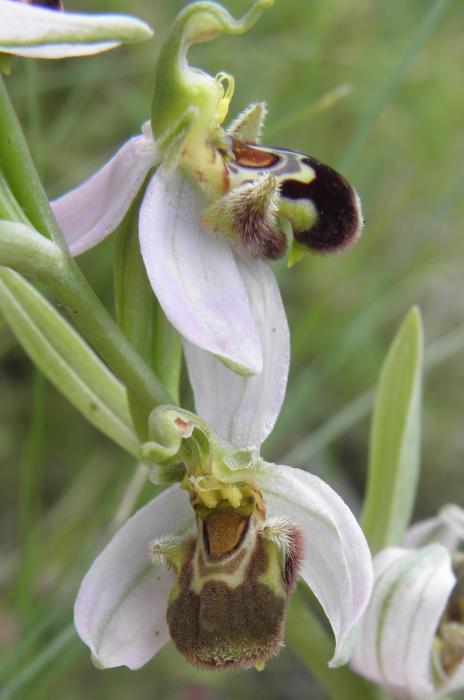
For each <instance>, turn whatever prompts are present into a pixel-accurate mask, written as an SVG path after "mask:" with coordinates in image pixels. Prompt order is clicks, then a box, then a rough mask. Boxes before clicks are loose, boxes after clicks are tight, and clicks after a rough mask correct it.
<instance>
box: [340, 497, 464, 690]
mask: <svg viewBox="0 0 464 700" xmlns="http://www.w3.org/2000/svg"><path fill="white" fill-rule="evenodd" d="M463 515H464V511H463V510H462V509H461V508H460V507H458V506H455V505H447V506H444V507H443V508H442V509H441V510H440V512H439V514H438V515H437V516H436V517H434V518H429V519H427V520H424V521H422V522H419V523H417V524H416V525H413V526H412V527H411V528H410V530H409V531H408V533H407V534H406V537H405V540H404V544H405V545H406V546H405V547H389V548H387V549H384V550H382V551H381V552H380V553H379V554H378V555H377V556H376V557H375V558H374V589H373V593H372V598H371V600H370V602H369V606H368V608H367V611H366V613H365V615H364V618H363V621H362V626H361V633H360V636H359V640H358V642H357V644H356V646H355V649H354V653H353V657H352V665H353V667H354V669H355V670H356V671H358V672H359V673H361V674H362V675H364V676H367V677H368V678H370V679H371V680H373V681H375V682H377V683H379V684H380V685H382V686H383V687H384V688H385V689H386V690H387V691H388V692H389V693H391V694H392V695H393V696H394V697H395V698H400V699H403V698H404V699H405V700H425V699H428V698H438V697H442V696H444V695H448V694H449V693H450V692H453V691H455V690H458V689H460V688H462V687H464V659H463V658H462V657H459V656H458V657H456V659H455V660H454V661H453V663H452V665H451V667H450V668H448V669H447V668H446V665H445V667H444V668H443V667H442V662H441V661H440V654H441V653H442V652H441V651H440V648H441V649H443V648H444V647H443V645H445V646H446V629H445V628H446V625H447V623H449V627H448V629H451V631H452V634H453V639H457V637H456V636H455V635H458V636H459V638H461V639H462V638H463V637H464V630H463V629H462V620H461V621H460V620H457V619H456V620H455V619H454V615H455V614H456V612H455V608H454V607H453V606H451V608H450V612H451V617H450V618H448V617H447V614H448V613H446V611H447V610H448V606H449V605H450V601H451V597H452V594H453V591H454V590H457V588H456V589H455V587H457V585H458V584H457V578H456V569H455V566H454V564H455V562H456V559H455V558H454V557H455V556H456V555H457V556H458V557H459V554H457V553H458V552H459V550H460V547H461V546H462V542H463V540H464V527H463V524H464V518H463ZM460 580H462V575H461V578H460ZM461 585H462V583H461ZM443 629H445V633H444V632H443ZM461 644H462V642H461Z"/></svg>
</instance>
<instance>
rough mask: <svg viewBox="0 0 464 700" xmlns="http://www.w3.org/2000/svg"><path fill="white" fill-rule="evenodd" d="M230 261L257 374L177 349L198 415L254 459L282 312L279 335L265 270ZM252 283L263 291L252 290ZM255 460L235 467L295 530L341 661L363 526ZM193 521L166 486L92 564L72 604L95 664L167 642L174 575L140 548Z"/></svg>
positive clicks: (333, 497)
mask: <svg viewBox="0 0 464 700" xmlns="http://www.w3.org/2000/svg"><path fill="white" fill-rule="evenodd" d="M237 264H238V265H239V266H240V268H241V273H242V276H243V280H244V283H245V285H246V286H248V287H251V286H254V287H255V289H254V291H253V292H252V293H251V294H250V297H251V298H252V299H253V305H252V307H253V312H254V314H255V318H258V319H261V321H259V322H258V323H257V328H258V332H259V333H260V340H261V344H262V347H263V355H264V367H263V372H262V373H261V374H260V375H258V376H256V377H241V376H238V375H237V374H236V373H235V372H233V371H232V370H230V369H228V368H227V367H225V366H224V365H223V364H222V363H221V362H219V361H218V360H217V359H216V358H215V357H214V356H212V355H211V354H210V353H208V352H205V351H203V350H201V349H199V348H198V347H195V346H193V345H192V344H190V343H188V342H187V343H186V353H187V362H188V369H189V373H190V376H191V379H192V383H193V388H194V394H195V401H196V406H197V410H198V412H199V413H200V414H202V413H203V411H204V413H205V414H206V415H207V416H208V417H209V418H210V419H211V421H212V423H213V427H214V428H216V430H217V431H218V432H219V434H220V437H221V438H222V439H224V440H229V441H230V442H231V443H232V445H233V447H235V448H237V449H238V450H239V451H240V450H249V449H250V448H251V450H252V452H254V455H255V457H256V458H257V454H258V450H259V447H260V445H261V443H262V442H263V441H264V440H265V439H266V437H267V436H268V434H269V433H270V431H271V430H272V428H273V426H274V423H275V421H276V419H277V416H278V413H279V410H280V406H281V403H282V400H283V396H284V393H285V386H286V378H287V372H288V358H289V335H288V328H287V326H286V323H285V326H283V325H282V323H281V321H282V319H279V316H280V315H283V317H284V318H285V314H284V310H283V307H278V308H277V311H276V317H275V322H276V326H275V328H278V329H279V330H278V331H276V332H274V331H273V326H271V327H269V324H265V323H263V322H262V319H263V317H264V316H265V311H266V308H267V305H268V304H273V303H274V302H273V291H272V288H273V286H274V285H275V286H276V282H275V279H274V277H273V275H272V272H271V271H270V269H269V268H268V267H267V266H266V265H265V264H264V263H262V262H260V263H259V264H258V265H256V266H255V264H254V262H253V261H249V260H248V259H246V260H245V261H244V260H242V259H239V258H237ZM260 289H264V291H265V293H264V294H257V293H256V291H257V290H260ZM208 377H209V378H210V381H208ZM228 397H229V398H230V400H229V401H228V400H227V398H228ZM253 406H254V407H255V410H253ZM206 415H203V416H202V417H203V418H206ZM254 464H255V465H257V466H255V467H252V466H250V467H249V468H247V467H245V468H243V466H242V467H241V469H242V472H241V473H242V474H243V473H246V480H247V481H248V482H250V483H253V484H254V486H255V487H256V488H258V489H259V491H260V492H261V494H262V496H263V498H264V503H265V507H266V517H267V518H269V519H273V518H284V519H285V520H286V521H287V522H291V523H293V524H294V526H295V527H296V528H297V530H298V532H299V533H300V535H301V538H302V544H303V551H302V562H301V568H300V576H301V578H302V579H303V580H304V581H305V582H306V583H307V584H308V585H309V586H310V588H311V589H312V590H313V592H314V593H315V595H316V596H317V597H318V599H319V601H320V603H321V605H322V607H323V609H324V611H325V613H326V615H327V617H328V619H329V621H330V623H331V625H332V628H333V631H334V635H335V639H336V647H335V653H334V656H333V659H332V661H331V665H332V666H337V665H339V664H342V663H345V662H346V661H347V660H348V658H349V656H350V652H351V648H352V645H353V642H354V638H355V633H356V629H357V627H358V625H359V621H360V619H361V617H362V614H363V612H364V610H365V609H366V606H367V603H368V600H369V597H370V593H371V589H372V562H371V557H370V552H369V548H368V546H367V543H366V540H365V538H364V535H363V533H362V530H361V528H360V527H359V525H358V524H357V522H356V520H355V518H354V516H353V514H352V513H351V511H350V510H349V508H348V507H347V505H346V504H345V503H344V502H343V500H342V499H341V498H340V497H339V496H338V495H337V494H336V493H335V492H334V491H333V490H332V489H331V488H330V487H329V486H328V485H327V484H325V483H324V482H323V481H322V480H321V479H319V478H318V477H316V476H314V475H312V474H309V473H308V472H306V471H304V470H301V469H294V468H292V467H288V466H283V465H274V464H268V463H266V462H264V461H263V460H261V459H258V458H257V459H256V460H255V461H254ZM231 474H233V472H231ZM193 526H194V511H193V509H192V508H191V506H190V503H189V499H188V496H187V493H186V492H185V491H184V490H182V489H181V488H179V486H178V485H177V484H176V485H173V486H171V487H170V488H168V489H167V490H166V491H164V492H163V493H162V494H161V495H159V496H157V497H156V498H155V499H153V500H152V501H151V502H150V503H148V504H147V505H146V506H145V507H144V508H142V509H141V510H139V511H138V512H137V513H136V514H135V515H134V516H133V517H132V518H131V519H130V520H129V521H128V522H127V523H126V524H125V525H124V526H123V527H122V528H121V530H120V531H119V532H118V533H117V534H116V535H115V536H114V537H113V539H112V540H111V541H110V542H109V544H108V545H107V546H106V548H105V549H104V550H103V552H102V553H101V554H100V555H99V557H97V559H96V560H95V562H94V563H93V564H92V566H91V568H90V570H89V572H88V573H87V575H86V577H85V578H84V581H83V583H82V586H81V590H80V592H79V595H78V598H77V601H76V606H75V621H76V628H77V630H78V633H79V635H80V636H81V638H82V639H83V640H84V641H85V642H86V644H87V645H88V646H89V647H90V649H91V650H92V653H93V655H94V657H95V659H96V661H97V663H98V664H100V665H101V666H104V667H112V666H119V665H125V666H128V667H129V668H139V667H140V666H142V665H143V664H144V663H146V662H147V661H148V659H149V658H151V657H152V656H153V655H154V654H156V652H157V651H158V650H159V648H160V647H161V645H162V644H164V642H165V641H167V639H168V633H167V628H166V624H165V622H164V617H165V614H166V608H167V604H168V588H169V582H171V584H172V583H173V582H174V578H175V577H174V576H173V574H171V573H169V572H167V573H166V572H165V571H164V570H162V569H160V567H159V563H158V562H155V565H154V568H152V567H151V566H150V565H149V563H148V556H147V547H148V543H149V542H150V541H152V540H153V539H154V538H167V539H170V538H171V539H172V538H176V537H181V536H182V535H183V534H185V533H186V532H188V531H189V529H190V528H193Z"/></svg>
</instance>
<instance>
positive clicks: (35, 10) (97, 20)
mask: <svg viewBox="0 0 464 700" xmlns="http://www.w3.org/2000/svg"><path fill="white" fill-rule="evenodd" d="M151 36H153V31H152V30H151V29H150V27H149V26H148V25H147V24H146V23H145V22H142V21H141V20H139V19H137V18H135V17H130V16H128V15H114V14H82V13H77V12H59V11H55V10H51V9H47V8H43V7H38V6H36V5H34V6H33V5H28V4H24V3H21V2H15V0H0V53H9V54H14V55H17V56H26V57H30V58H52V59H53V58H68V57H70V56H86V55H88V54H94V53H100V52H102V51H107V50H108V49H112V48H115V47H116V46H119V45H120V44H123V43H126V42H133V41H143V40H144V39H149V38H150V37H151Z"/></svg>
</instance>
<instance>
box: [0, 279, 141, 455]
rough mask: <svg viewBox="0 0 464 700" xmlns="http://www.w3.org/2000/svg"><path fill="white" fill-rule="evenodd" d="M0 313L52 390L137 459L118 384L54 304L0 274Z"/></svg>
mask: <svg viewBox="0 0 464 700" xmlns="http://www.w3.org/2000/svg"><path fill="white" fill-rule="evenodd" d="M0 311H1V313H2V314H3V315H4V317H5V319H6V321H7V323H8V325H9V326H10V328H11V330H12V331H13V332H14V334H15V335H16V337H17V339H18V341H19V342H20V343H21V345H22V346H23V348H24V349H25V351H26V352H27V354H28V355H29V357H30V358H31V360H32V361H33V362H34V363H35V364H36V365H37V366H38V367H39V368H40V369H41V371H42V372H43V373H44V374H45V376H46V377H47V378H48V379H49V380H50V381H51V382H52V383H53V384H54V385H55V386H56V387H57V389H58V390H59V391H61V393H62V394H64V395H65V396H66V398H67V399H68V400H69V401H70V402H71V403H72V404H73V405H74V406H75V407H76V408H77V409H78V410H79V411H80V412H81V413H82V414H83V415H84V416H85V418H87V420H88V421H89V422H90V423H92V425H94V426H95V427H97V428H98V429H99V430H101V431H102V432H103V433H104V434H105V435H107V436H108V437H110V438H111V439H112V440H114V442H116V443H117V444H118V445H121V447H123V448H124V449H126V450H127V451H128V452H129V453H130V454H133V455H134V456H137V454H138V441H137V439H136V437H135V435H134V432H133V430H132V423H131V419H130V415H129V412H128V408H127V400H126V395H125V391H124V388H123V386H122V385H121V384H120V383H119V382H118V381H117V380H116V379H115V377H114V376H113V375H112V374H111V372H109V370H108V369H107V368H106V366H105V365H104V364H103V363H102V362H101V361H100V360H99V359H98V357H97V356H96V355H95V353H94V352H93V351H92V350H91V349H90V348H89V347H88V346H87V345H86V343H85V342H84V341H83V340H82V339H81V338H80V337H79V335H78V334H77V333H76V332H75V331H74V330H73V329H72V328H71V326H70V325H69V323H68V322H67V321H66V320H65V319H64V318H63V317H62V316H60V314H59V313H58V312H57V311H56V310H55V309H54V308H53V306H52V305H51V304H50V303H49V302H48V301H47V300H46V299H45V298H44V297H43V296H42V295H41V294H40V293H39V292H38V291H37V290H36V289H34V287H32V285H30V284H29V283H28V282H26V281H25V280H24V279H23V278H22V277H21V276H20V275H18V274H16V273H14V272H12V271H11V270H6V269H4V270H2V271H1V272H0Z"/></svg>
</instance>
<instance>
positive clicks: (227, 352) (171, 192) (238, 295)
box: [139, 170, 263, 374]
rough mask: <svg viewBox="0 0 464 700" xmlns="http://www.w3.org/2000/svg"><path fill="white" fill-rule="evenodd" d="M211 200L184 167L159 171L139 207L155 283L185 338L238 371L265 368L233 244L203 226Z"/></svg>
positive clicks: (143, 247) (147, 264)
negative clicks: (207, 201) (183, 172)
mask: <svg viewBox="0 0 464 700" xmlns="http://www.w3.org/2000/svg"><path fill="white" fill-rule="evenodd" d="M203 207H204V199H203V196H202V194H201V192H200V191H199V189H198V188H197V187H196V186H195V185H194V183H191V182H190V181H189V180H188V179H186V178H185V177H183V176H182V175H181V174H180V173H179V172H177V173H174V174H169V175H167V174H165V173H164V172H162V171H161V170H160V171H158V172H156V173H155V175H154V176H153V178H152V180H151V182H150V184H149V185H148V187H147V190H146V193H145V196H144V198H143V203H142V206H141V208H140V219H139V228H140V232H139V233H140V246H141V250H142V257H143V260H144V262H145V267H146V268H147V273H148V277H149V279H150V283H151V286H152V287H153V290H154V292H155V294H156V296H157V297H158V300H159V302H160V304H161V306H162V307H163V309H164V312H165V313H166V316H167V317H168V318H169V320H170V321H171V323H172V324H173V326H175V328H177V330H178V331H179V332H180V333H181V335H183V336H184V337H185V338H187V339H188V340H190V342H192V343H194V344H195V345H199V346H200V347H201V348H203V349H204V350H208V351H209V352H212V353H213V354H215V355H217V356H218V357H220V359H221V360H222V361H223V362H226V363H227V364H229V365H231V366H232V367H233V368H234V369H235V370H236V371H238V372H241V373H245V374H256V373H258V372H261V370H262V366H263V358H262V351H261V345H260V341H259V337H258V333H257V330H256V327H255V324H254V321H253V316H252V312H251V308H250V304H249V301H248V297H247V294H246V290H245V286H244V284H243V281H242V278H241V275H240V272H239V270H238V268H237V263H236V261H235V258H234V255H233V253H232V250H231V247H230V246H229V245H228V244H227V243H226V242H225V241H223V240H221V239H218V238H215V237H214V236H213V235H212V234H211V233H209V232H208V231H207V230H206V229H205V228H204V227H203V226H202V225H201V224H200V215H201V211H202V209H203Z"/></svg>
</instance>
